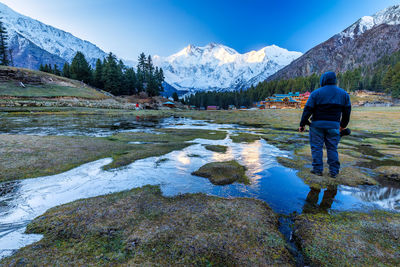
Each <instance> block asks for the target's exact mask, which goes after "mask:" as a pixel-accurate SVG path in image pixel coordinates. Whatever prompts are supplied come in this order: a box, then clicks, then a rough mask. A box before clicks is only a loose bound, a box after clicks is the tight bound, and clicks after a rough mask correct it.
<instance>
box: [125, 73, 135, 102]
mask: <svg viewBox="0 0 400 267" xmlns="http://www.w3.org/2000/svg"><path fill="white" fill-rule="evenodd" d="M136 93H137V91H136V73H135V70H134V69H133V68H128V69H127V70H126V71H125V73H124V94H126V95H134V94H136Z"/></svg>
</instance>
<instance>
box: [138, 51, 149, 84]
mask: <svg viewBox="0 0 400 267" xmlns="http://www.w3.org/2000/svg"><path fill="white" fill-rule="evenodd" d="M146 69H147V64H146V55H145V54H144V53H141V54H140V55H139V58H138V64H137V68H136V71H137V72H136V80H137V86H136V88H137V90H138V92H142V91H144V90H145V88H146V87H147V84H146Z"/></svg>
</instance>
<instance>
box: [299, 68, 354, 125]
mask: <svg viewBox="0 0 400 267" xmlns="http://www.w3.org/2000/svg"><path fill="white" fill-rule="evenodd" d="M335 84H336V75H335V74H334V73H331V72H328V73H326V74H324V75H323V76H322V78H321V86H322V87H321V88H319V89H317V90H315V91H314V92H312V93H311V95H310V98H309V99H308V101H307V104H306V107H305V108H304V115H305V116H303V118H302V121H301V124H302V126H304V125H305V124H307V122H308V119H309V118H310V116H312V118H311V120H312V124H311V125H312V126H314V127H320V128H329V129H338V128H339V127H342V128H346V127H347V124H348V123H349V119H350V112H351V103H350V96H349V94H348V93H347V92H346V91H345V90H343V89H341V88H339V87H337V86H336V85H335ZM305 119H306V120H307V121H306V120H305ZM303 123H305V124H303Z"/></svg>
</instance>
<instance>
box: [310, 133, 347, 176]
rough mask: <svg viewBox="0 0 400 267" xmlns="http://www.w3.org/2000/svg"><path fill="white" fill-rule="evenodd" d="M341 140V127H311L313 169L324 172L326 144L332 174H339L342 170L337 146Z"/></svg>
mask: <svg viewBox="0 0 400 267" xmlns="http://www.w3.org/2000/svg"><path fill="white" fill-rule="evenodd" d="M339 141H340V132H339V129H324V128H317V127H310V145H311V154H312V158H313V163H312V166H313V169H314V171H315V172H321V173H322V172H323V170H324V162H323V151H322V149H323V147H324V144H325V147H326V151H327V154H328V164H329V171H330V173H331V174H334V175H336V174H338V173H339V170H340V162H339V154H338V152H337V148H338V145H339Z"/></svg>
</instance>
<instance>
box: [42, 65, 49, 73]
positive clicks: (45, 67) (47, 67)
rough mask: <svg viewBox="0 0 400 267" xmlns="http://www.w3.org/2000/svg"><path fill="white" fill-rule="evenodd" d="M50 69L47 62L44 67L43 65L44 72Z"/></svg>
mask: <svg viewBox="0 0 400 267" xmlns="http://www.w3.org/2000/svg"><path fill="white" fill-rule="evenodd" d="M49 70H50V69H49V65H47V64H45V65H44V67H43V71H44V72H49Z"/></svg>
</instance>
